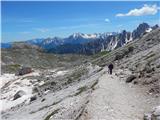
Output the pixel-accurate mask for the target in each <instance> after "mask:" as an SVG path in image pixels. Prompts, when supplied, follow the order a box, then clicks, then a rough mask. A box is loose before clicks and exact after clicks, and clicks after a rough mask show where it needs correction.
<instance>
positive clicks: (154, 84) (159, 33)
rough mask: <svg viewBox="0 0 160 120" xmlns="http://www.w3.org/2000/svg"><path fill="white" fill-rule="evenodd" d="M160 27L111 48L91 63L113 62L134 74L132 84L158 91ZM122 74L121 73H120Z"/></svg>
mask: <svg viewBox="0 0 160 120" xmlns="http://www.w3.org/2000/svg"><path fill="white" fill-rule="evenodd" d="M159 51H160V29H159V28H158V29H156V30H154V31H152V32H150V33H147V34H145V35H143V37H141V38H140V39H137V40H135V41H133V42H130V43H129V44H127V45H126V46H124V47H121V48H118V49H115V50H113V51H112V52H110V53H107V54H106V55H104V56H101V57H100V58H98V59H96V60H94V61H93V62H92V63H93V64H96V65H99V66H105V65H107V64H109V63H110V62H113V63H114V64H115V66H117V67H118V68H121V69H128V70H130V71H131V72H132V74H133V75H135V76H136V79H134V80H133V81H132V82H133V83H134V84H140V85H145V86H148V87H149V88H150V90H149V91H150V92H154V93H160V86H159V83H160V81H159V77H160V74H159V73H160V53H159ZM122 74H123V73H122Z"/></svg>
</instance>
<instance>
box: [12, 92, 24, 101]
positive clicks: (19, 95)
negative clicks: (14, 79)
mask: <svg viewBox="0 0 160 120" xmlns="http://www.w3.org/2000/svg"><path fill="white" fill-rule="evenodd" d="M25 94H26V93H25V92H24V91H23V90H19V91H18V92H17V93H16V94H15V95H14V97H13V100H16V99H18V98H20V97H22V96H23V95H25Z"/></svg>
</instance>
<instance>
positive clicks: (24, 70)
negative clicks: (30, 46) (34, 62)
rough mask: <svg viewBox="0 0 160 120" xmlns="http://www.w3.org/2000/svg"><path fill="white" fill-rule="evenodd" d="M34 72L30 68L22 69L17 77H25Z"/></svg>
mask: <svg viewBox="0 0 160 120" xmlns="http://www.w3.org/2000/svg"><path fill="white" fill-rule="evenodd" d="M32 71H33V70H32V68H30V67H22V68H21V69H19V70H18V72H17V74H16V75H25V74H28V73H31V72H32Z"/></svg>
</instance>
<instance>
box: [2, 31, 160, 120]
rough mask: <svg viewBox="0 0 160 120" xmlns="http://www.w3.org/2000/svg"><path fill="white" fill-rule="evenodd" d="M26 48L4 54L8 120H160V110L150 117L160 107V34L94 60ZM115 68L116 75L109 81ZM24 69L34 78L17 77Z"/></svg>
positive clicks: (151, 34) (5, 116)
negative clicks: (153, 109) (159, 118)
mask: <svg viewBox="0 0 160 120" xmlns="http://www.w3.org/2000/svg"><path fill="white" fill-rule="evenodd" d="M124 33H125V32H124ZM88 44H89V43H88ZM94 44H97V45H98V44H99V43H94ZM21 46H22V45H20V46H19V45H18V46H17V45H15V47H13V48H12V49H3V50H2V61H1V62H2V74H1V76H0V81H1V85H0V86H1V93H2V94H1V99H0V103H1V105H2V107H1V112H2V114H1V115H2V119H3V120H13V119H14V120H22V119H24V120H25V119H26V120H37V119H38V120H54V119H72V120H78V119H81V120H84V119H92V118H93V119H97V118H99V119H100V118H101V119H105V118H109V119H113V120H117V119H127V120H135V119H138V120H140V119H143V118H144V119H147V120H151V119H150V118H151V117H152V119H153V120H154V119H158V117H159V115H160V114H159V112H158V110H159V109H158V108H157V109H158V110H157V109H156V110H155V111H153V112H151V114H150V113H149V112H150V110H152V108H154V107H156V106H159V105H160V103H159V101H160V80H159V77H160V76H159V75H160V74H159V73H160V53H159V51H160V29H159V28H157V29H154V30H152V31H150V32H146V33H144V34H143V35H142V36H141V37H140V38H138V39H135V40H134V41H131V42H129V43H128V44H126V45H125V46H122V47H119V48H117V49H114V50H113V51H111V52H101V53H98V54H95V55H93V56H89V57H88V56H83V55H72V54H69V55H55V54H48V53H44V52H43V51H42V49H40V48H39V47H35V46H32V47H30V46H28V45H26V44H23V47H21ZM91 46H92V45H91ZM111 62H112V63H113V64H114V72H113V73H114V74H113V75H108V73H107V65H108V64H109V63H111ZM21 66H30V67H31V68H32V69H33V72H31V73H29V74H26V75H21V76H17V75H15V72H16V71H17V69H19V67H21ZM107 80H108V81H107ZM99 100H100V101H99ZM97 101H98V102H100V104H97ZM93 105H94V107H93ZM97 110H98V111H97ZM94 113H95V114H94ZM145 113H149V114H147V115H146V114H145ZM144 114H145V115H144ZM93 115H94V116H93ZM98 115H100V117H97V116H98ZM103 116H104V117H103ZM102 117H103V118H102Z"/></svg>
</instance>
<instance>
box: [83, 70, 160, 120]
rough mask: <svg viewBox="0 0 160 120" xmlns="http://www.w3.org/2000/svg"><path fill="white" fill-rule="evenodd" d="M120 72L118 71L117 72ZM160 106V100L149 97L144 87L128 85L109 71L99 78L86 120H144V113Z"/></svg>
mask: <svg viewBox="0 0 160 120" xmlns="http://www.w3.org/2000/svg"><path fill="white" fill-rule="evenodd" d="M117 71H118V70H117ZM158 104H160V99H159V98H156V97H153V96H152V95H148V94H147V92H146V91H145V89H144V87H140V86H138V85H132V84H126V83H125V81H124V80H120V78H119V77H118V76H116V75H115V71H114V74H112V75H109V74H108V73H107V70H105V73H104V75H103V76H101V77H100V78H99V82H98V84H97V86H96V88H95V90H94V91H93V93H92V95H91V98H90V102H89V103H88V105H87V107H86V111H85V112H84V114H83V115H82V119H85V120H143V116H144V113H148V112H149V111H150V110H151V109H152V108H153V107H155V106H156V105H158Z"/></svg>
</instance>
